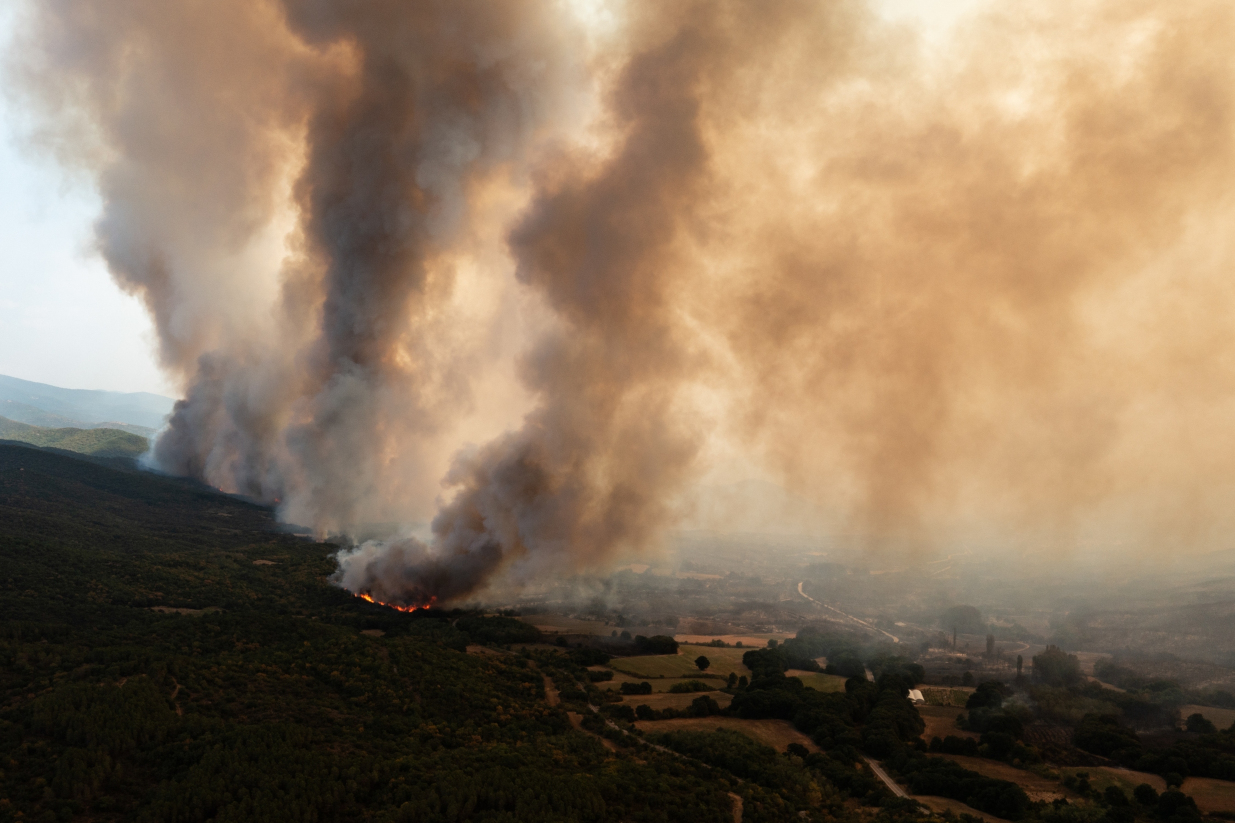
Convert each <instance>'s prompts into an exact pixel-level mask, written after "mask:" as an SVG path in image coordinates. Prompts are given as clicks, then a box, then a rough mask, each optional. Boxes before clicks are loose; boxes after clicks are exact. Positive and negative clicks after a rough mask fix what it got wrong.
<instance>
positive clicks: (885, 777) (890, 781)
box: [862, 755, 909, 797]
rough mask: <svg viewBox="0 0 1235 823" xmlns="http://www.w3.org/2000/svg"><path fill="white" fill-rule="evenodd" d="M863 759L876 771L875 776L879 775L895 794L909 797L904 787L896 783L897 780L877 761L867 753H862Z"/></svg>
mask: <svg viewBox="0 0 1235 823" xmlns="http://www.w3.org/2000/svg"><path fill="white" fill-rule="evenodd" d="M862 759H863V760H865V761H866V762H867V763H868V764H870V767H871V771H873V772H874V773H875V776H876V777H878V778H879V779H880V780H882V781H883V782H884V783H885V784H886V785H887V787H888V788H889V789H891V790H892V792H893V794H895V795H896V796H897V797H908V796H909V795H908V794H906V793H905V790H904V789H902V788H901V787H900V786H898V785H897V784H896V781H895V780H893V779H892V778H890V777H888V773H887V772H885V771H884V770H883V769H882V768H881V767H880V765H879V764H878V763H876V762H875V761H874V760H871V759H870V758H869V757H867V756H866V755H862Z"/></svg>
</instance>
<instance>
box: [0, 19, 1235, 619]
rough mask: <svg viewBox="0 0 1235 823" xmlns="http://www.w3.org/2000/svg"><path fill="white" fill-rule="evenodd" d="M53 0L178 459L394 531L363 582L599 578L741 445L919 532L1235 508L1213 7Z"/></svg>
mask: <svg viewBox="0 0 1235 823" xmlns="http://www.w3.org/2000/svg"><path fill="white" fill-rule="evenodd" d="M233 6H234V8H233ZM33 9H34V10H33V11H32V12H31V23H30V25H29V26H28V27H27V29H26V31H27V32H28V34H27V37H26V39H25V41H24V46H23V47H22V49H21V50H20V51H19V52H18V55H19V60H18V64H17V65H18V69H19V72H18V76H19V77H20V78H22V79H23V81H24V86H23V87H24V88H25V89H27V90H28V91H30V92H32V99H33V100H34V101H35V102H36V106H37V107H38V108H39V110H41V111H42V112H43V113H44V114H45V115H46V116H45V117H44V121H43V122H44V123H46V124H47V128H46V130H45V132H44V133H43V135H42V136H43V139H44V140H45V141H46V142H47V143H48V144H49V145H51V146H52V148H53V149H55V150H57V151H58V152H60V154H61V155H62V156H64V157H66V158H67V159H71V160H73V161H75V162H77V163H79V164H80V165H81V166H82V167H84V168H87V169H89V170H91V171H92V172H93V173H94V174H95V175H96V179H97V180H98V181H99V186H100V189H101V191H102V192H103V193H104V200H105V211H104V214H103V216H102V218H101V220H100V223H99V243H100V248H101V250H102V251H103V253H104V255H105V257H106V258H107V260H108V262H109V264H110V265H111V267H112V270H113V272H114V273H115V276H116V277H117V279H118V280H119V281H120V282H121V283H122V284H123V285H125V287H126V288H129V289H132V290H134V291H137V292H139V293H140V294H142V296H143V297H144V299H145V300H146V301H147V304H148V305H149V307H150V309H151V312H152V314H153V315H154V317H155V320H156V325H157V328H158V329H159V333H160V347H161V348H160V351H161V355H162V358H163V361H164V363H165V365H167V367H168V368H169V369H171V370H172V371H174V372H175V373H177V374H179V375H181V376H182V377H183V379H184V381H185V386H186V394H185V400H184V401H183V402H182V403H181V405H180V406H179V407H178V409H177V412H176V415H175V417H174V419H173V422H172V425H171V428H170V430H169V431H168V432H166V433H165V434H164V435H163V436H162V437H161V439H160V441H159V444H158V448H157V450H156V456H157V458H158V460H159V462H160V464H161V465H162V466H164V467H165V468H169V469H171V470H175V471H179V472H182V473H186V474H192V475H196V476H201V477H205V478H207V479H209V480H210V481H211V482H212V483H215V484H216V485H220V486H223V487H224V488H227V489H229V490H234V491H241V492H245V493H248V494H251V495H254V496H257V497H261V498H264V499H267V500H274V499H278V500H281V501H283V502H282V504H281V511H282V513H283V516H284V517H286V518H288V519H291V520H293V521H295V522H302V523H310V524H312V525H314V526H315V527H316V528H317V529H318V530H319V531H321V532H343V533H346V534H351V535H353V536H356V537H357V538H358V539H359V538H361V537H365V536H370V535H373V534H377V535H378V537H379V538H381V539H378V540H374V541H371V542H367V543H365V544H364V545H363V546H361V547H359V548H358V549H357V550H356V551H355V552H352V553H348V554H345V555H344V556H343V557H342V558H341V564H342V565H341V570H340V576H339V579H340V581H341V582H342V583H343V585H345V586H347V587H348V588H349V589H351V590H353V591H364V592H371V593H372V594H373V596H374V597H376V598H377V599H380V600H383V601H385V602H393V603H403V604H412V603H414V602H424V601H425V600H426V599H427V598H428V597H432V596H438V597H440V598H441V599H442V600H447V599H452V598H453V599H458V598H462V597H466V596H468V595H469V594H470V593H472V592H475V591H476V590H477V589H478V588H479V587H482V586H484V585H485V584H486V583H487V582H489V581H491V580H493V579H495V575H498V574H500V573H503V572H504V573H508V574H513V575H514V576H516V577H518V576H521V575H536V574H544V573H559V572H561V571H563V570H571V569H576V568H581V567H585V566H589V565H595V564H601V563H603V562H604V561H605V559H606V558H610V557H612V556H614V554H615V553H618V552H623V551H628V550H633V551H638V550H642V549H646V548H648V547H650V546H653V545H655V544H656V543H657V542H658V541H659V540H660V538H661V537H662V536H663V535H664V534H665V533H666V531H667V530H669V529H671V528H673V526H674V524H675V523H676V522H678V518H679V517H680V516H681V510H680V509H679V508H678V503H679V502H680V499H681V498H682V497H683V496H687V497H688V496H689V494H688V492H689V490H690V489H691V488H692V486H694V485H695V484H697V483H700V482H704V483H706V482H711V480H713V479H715V478H716V477H717V476H718V475H719V476H721V477H724V476H725V473H726V472H727V471H731V470H733V467H734V466H740V467H749V466H751V465H759V466H762V467H763V468H764V470H765V471H766V472H767V473H769V474H770V475H771V476H773V477H775V478H778V479H779V480H780V481H781V482H784V483H785V484H786V485H788V486H789V487H790V488H791V489H793V491H794V492H795V493H797V494H800V495H802V496H804V497H807V498H809V499H810V500H811V501H812V502H814V503H815V504H816V505H817V506H818V507H819V509H820V511H823V512H825V513H826V514H827V516H828V517H829V519H830V520H831V521H832V523H833V524H838V523H839V524H840V525H839V526H837V527H838V528H843V529H844V530H845V531H846V532H847V533H849V534H853V535H856V537H857V539H859V540H860V541H861V542H863V543H864V544H866V545H870V546H874V547H883V548H886V549H889V550H902V551H921V550H931V549H934V548H938V547H940V546H945V545H947V546H951V545H956V544H958V543H960V544H975V543H976V544H981V545H989V546H1003V547H1009V546H1010V547H1015V548H1020V549H1028V550H1043V549H1046V550H1051V551H1059V550H1064V549H1068V550H1075V549H1077V548H1085V547H1092V546H1094V545H1102V546H1106V547H1108V548H1111V547H1119V548H1122V550H1124V551H1131V550H1137V551H1140V552H1142V553H1146V554H1152V553H1153V552H1155V551H1157V550H1159V549H1161V548H1163V547H1168V546H1169V547H1170V548H1171V550H1172V551H1188V550H1191V551H1196V550H1201V549H1206V548H1211V547H1214V546H1217V545H1221V543H1220V541H1221V540H1222V535H1224V534H1225V533H1226V531H1227V530H1228V529H1229V528H1230V527H1231V526H1232V525H1235V523H1232V522H1231V521H1232V519H1235V518H1233V517H1232V515H1230V514H1228V511H1229V510H1230V507H1229V506H1227V505H1226V500H1227V498H1228V497H1229V495H1230V493H1231V492H1232V491H1233V490H1235V489H1233V488H1232V487H1233V485H1235V484H1233V482H1232V481H1235V457H1232V456H1231V455H1235V449H1233V448H1232V447H1235V437H1233V436H1232V435H1231V434H1229V433H1228V431H1229V427H1228V426H1227V425H1226V420H1227V419H1228V418H1229V417H1230V413H1231V412H1232V411H1235V408H1233V407H1235V404H1232V403H1231V401H1230V400H1229V399H1228V398H1229V397H1230V396H1231V392H1232V389H1233V388H1235V362H1233V361H1232V357H1231V355H1230V354H1229V350H1230V349H1231V346H1232V342H1231V340H1230V337H1231V332H1230V331H1229V330H1230V329H1231V328H1232V324H1231V322H1230V320H1231V318H1232V316H1235V311H1233V310H1235V291H1233V290H1232V289H1231V288H1230V287H1229V285H1228V283H1229V282H1230V273H1231V271H1232V267H1233V266H1235V246H1232V243H1231V242H1230V241H1228V240H1227V237H1226V235H1227V231H1226V226H1227V225H1228V224H1229V223H1230V218H1231V217H1232V204H1231V196H1230V195H1229V193H1228V192H1229V191H1230V188H1231V186H1230V181H1231V178H1232V171H1233V167H1232V161H1233V160H1235V155H1233V153H1232V150H1233V147H1235V144H1233V142H1232V139H1233V137H1235V134H1233V130H1232V125H1233V123H1232V111H1233V104H1235V83H1232V80H1235V77H1232V73H1233V71H1235V62H1233V60H1232V58H1231V57H1230V56H1228V52H1229V49H1228V48H1227V47H1226V44H1227V43H1229V42H1230V40H1231V36H1232V35H1233V34H1235V12H1232V11H1231V10H1230V9H1229V8H1228V6H1227V5H1226V4H1223V3H1220V2H1216V0H1182V1H1181V2H1178V3H1172V4H1162V3H1152V2H1144V1H1143V0H1134V2H1126V0H1125V1H1123V2H1115V0H1086V1H1085V2H1081V3H1067V4H1065V3H1059V2H1046V3H1039V4H1034V5H1033V6H1032V8H1025V9H1015V10H1005V9H1003V8H1002V7H995V6H992V9H993V10H991V11H987V12H983V13H980V14H977V15H975V16H974V17H973V18H972V19H969V20H967V21H964V22H963V23H962V24H961V26H960V28H959V29H958V31H957V32H956V33H955V34H954V35H953V36H952V37H951V39H949V40H947V41H946V43H945V46H944V47H942V48H939V49H935V48H933V47H929V46H928V45H927V44H926V43H924V42H923V41H922V40H921V39H920V38H919V37H918V36H917V35H915V33H914V32H913V31H912V30H910V29H908V28H906V27H903V26H897V25H891V24H888V23H886V22H884V21H883V20H882V19H881V18H880V17H879V16H878V14H877V13H876V12H875V10H873V9H872V8H871V7H869V6H867V5H865V4H863V3H861V2H856V0H855V1H853V2H848V1H847V0H838V1H837V2H828V3H820V2H816V1H814V0H812V2H806V1H805V0H775V1H774V2H766V3H759V4H750V3H737V2H709V3H690V2H682V3H672V4H646V3H636V2H631V3H626V4H619V3H615V4H613V5H612V6H611V7H610V10H611V11H612V13H613V14H612V17H605V16H603V15H602V17H603V21H602V22H601V23H600V24H597V25H596V26H595V27H594V29H593V30H592V31H591V32H590V33H588V32H586V31H585V29H584V28H581V27H580V25H577V24H576V23H575V22H572V21H574V20H575V18H574V17H573V16H572V15H571V14H567V13H565V11H566V9H565V7H558V6H555V5H553V4H546V3H539V2H531V1H530V0H529V2H526V3H524V2H516V3H504V4H496V5H495V4H489V3H446V2H444V1H443V2H414V3H406V2H394V1H393V0H386V1H385V2H373V3H366V4H335V3H327V2H324V0H322V1H321V2H310V0H298V1H293V0H286V1H285V2H274V0H271V1H270V2H266V3H244V4H242V3H236V4H229V3H219V4H214V5H211V6H202V5H200V4H189V3H153V2H148V1H147V2H143V0H127V2H124V3H119V4H117V5H116V11H115V13H112V14H109V15H107V16H103V15H101V14H99V13H97V12H93V11H92V10H91V7H89V6H87V5H82V4H76V3H70V2H67V1H66V0H50V2H47V3H45V4H44V3H40V4H39V5H38V6H37V7H33ZM585 17H586V16H585ZM198 32H201V34H200V35H199V34H198ZM589 72H590V74H589ZM587 94H594V97H593V98H592V99H593V102H594V103H595V110H594V114H595V117H594V118H593V120H592V121H591V124H590V130H588V131H587V132H585V133H580V131H579V130H578V129H577V126H578V118H579V113H580V111H581V110H582V109H585V108H586V105H585V103H581V102H580V100H581V98H583V97H585V96H586V95H587ZM280 227H283V230H284V234H285V240H286V242H285V243H283V245H282V247H281V248H276V249H275V252H274V253H273V254H269V255H266V256H263V255H264V253H265V252H264V251H263V250H265V251H267V252H268V251H269V248H267V246H265V245H263V243H265V242H266V240H263V238H266V239H268V238H269V236H270V235H271V234H272V233H274V234H276V235H277V232H278V231H279V229H280ZM277 239H280V240H282V239H284V237H279V238H277ZM275 245H276V246H278V245H279V244H278V243H276V244H275ZM507 255H508V257H507ZM269 259H274V260H275V261H276V263H275V264H274V265H270V264H269V262H268V260H269ZM279 260H281V262H277V261H279ZM471 271H480V272H483V273H484V275H483V277H481V278H480V279H479V280H477V281H476V282H478V283H484V284H486V285H484V287H483V288H477V289H476V290H474V291H467V290H463V291H460V287H459V283H460V282H462V281H461V280H460V277H462V275H461V274H460V273H461V272H471ZM486 278H487V279H486ZM460 294H466V295H468V297H469V299H470V298H471V297H473V296H475V297H476V298H477V299H478V300H479V298H480V297H481V296H483V295H493V294H500V295H503V296H502V297H501V298H500V299H492V300H489V301H488V303H486V305H490V306H491V310H487V311H488V313H487V314H486V313H475V312H473V313H471V314H468V313H467V305H466V304H467V303H468V302H469V299H463V300H461V299H460V298H459V295H460ZM512 329H514V330H515V331H514V332H512V331H511V330H512ZM512 344H513V346H514V347H515V348H518V349H519V352H520V354H519V366H518V369H519V372H518V373H519V378H520V380H521V382H522V387H523V391H524V392H525V399H526V401H527V403H528V407H529V408H530V411H528V412H527V413H526V415H523V413H522V412H523V409H521V408H516V407H515V406H513V405H510V404H509V403H508V397H507V396H506V395H502V396H501V397H498V396H497V395H495V394H490V393H488V392H489V388H488V385H489V384H488V383H485V382H484V381H483V380H482V379H481V375H482V374H487V373H488V372H486V369H490V370H491V369H492V368H493V364H494V363H501V364H506V365H507V366H509V364H510V360H509V359H502V358H503V357H505V358H509V356H510V355H509V350H510V349H511V348H512ZM494 352H498V354H494ZM508 407H509V410H507V409H508ZM476 410H483V411H485V412H491V414H490V417H489V418H488V419H490V420H491V422H492V421H494V420H496V421H500V422H501V423H503V424H505V425H491V426H490V427H489V431H490V433H491V432H492V431H493V430H494V429H496V430H499V431H501V430H503V429H504V433H502V434H499V435H498V436H496V437H492V436H488V435H486V436H482V437H481V438H480V443H481V444H480V445H474V444H470V443H468V441H467V440H466V439H464V436H463V435H462V434H461V429H460V428H459V426H458V418H459V417H461V416H465V415H469V414H473V413H474V412H475V411H476ZM503 414H505V416H503ZM450 453H454V454H455V457H454V459H453V461H452V467H451V468H450V469H449V471H448V472H447V473H446V475H445V477H444V480H443V483H444V486H445V492H444V493H443V496H442V501H441V502H440V503H439V504H438V505H437V506H436V509H437V514H436V517H435V518H434V519H433V522H432V528H431V532H432V534H431V537H430V538H429V539H428V540H427V541H420V540H417V539H415V538H408V537H406V536H399V534H401V533H402V532H401V529H400V527H404V526H407V525H409V524H410V523H411V522H413V521H416V520H418V519H420V517H421V516H422V515H423V514H424V513H425V512H426V511H429V510H431V509H433V508H435V506H434V503H433V502H432V501H433V498H434V497H435V496H436V495H437V494H438V493H439V489H440V487H439V486H437V485H436V481H437V480H438V479H439V478H440V477H441V473H440V472H439V471H438V466H439V465H440V464H441V463H442V456H443V455H445V454H450ZM735 455H736V456H737V457H738V458H739V459H737V460H734V459H733V457H734V456H735ZM726 461H728V462H726ZM733 479H738V478H733Z"/></svg>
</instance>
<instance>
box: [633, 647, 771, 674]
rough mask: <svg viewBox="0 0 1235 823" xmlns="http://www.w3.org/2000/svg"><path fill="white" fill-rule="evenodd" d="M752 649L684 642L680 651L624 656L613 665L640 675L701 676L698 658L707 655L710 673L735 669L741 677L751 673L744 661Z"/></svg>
mask: <svg viewBox="0 0 1235 823" xmlns="http://www.w3.org/2000/svg"><path fill="white" fill-rule="evenodd" d="M748 651H750V649H746V648H742V649H737V648H732V647H727V648H720V647H717V646H682V647H681V648H680V649H679V651H678V653H677V654H665V655H653V656H648V657H622V658H617V659H615V660H614V661H613V662H612V663H611V664H610V668H612V669H613V670H614V671H620V672H624V673H626V674H631V675H634V676H636V677H642V678H649V677H698V676H699V669H698V668H696V666H695V658H697V657H699V656H700V655H702V656H704V657H706V658H707V659H708V661H709V662H710V663H711V665H710V666H709V667H708V670H707V673H708V674H717V675H721V676H723V677H728V676H729V673H730V672H733V673H734V674H736V675H737V676H738V677H742V676H743V675H745V676H746V677H750V669H748V668H746V666H744V665H742V655H743V654H745V653H746V652H748Z"/></svg>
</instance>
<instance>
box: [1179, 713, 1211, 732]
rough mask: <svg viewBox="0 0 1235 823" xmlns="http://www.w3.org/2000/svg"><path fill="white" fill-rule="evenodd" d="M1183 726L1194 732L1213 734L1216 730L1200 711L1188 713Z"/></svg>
mask: <svg viewBox="0 0 1235 823" xmlns="http://www.w3.org/2000/svg"><path fill="white" fill-rule="evenodd" d="M1185 726H1186V727H1187V729H1188V731H1190V732H1193V733H1195V734H1213V733H1215V732H1216V731H1218V729H1217V728H1216V727H1215V726H1214V724H1213V723H1212V722H1210V720H1209V719H1207V718H1206V717H1205V715H1203V714H1201V713H1200V712H1197V713H1195V714H1190V715H1188V719H1187V721H1186V722H1185Z"/></svg>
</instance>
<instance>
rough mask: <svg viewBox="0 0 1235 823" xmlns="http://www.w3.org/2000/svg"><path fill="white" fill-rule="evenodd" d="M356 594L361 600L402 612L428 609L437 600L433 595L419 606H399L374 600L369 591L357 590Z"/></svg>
mask: <svg viewBox="0 0 1235 823" xmlns="http://www.w3.org/2000/svg"><path fill="white" fill-rule="evenodd" d="M354 594H355V596H356V597H359V598H360V599H361V600H367V601H368V602H370V603H372V604H374V605H375V606H385V607H386V608H389V609H394V610H395V611H400V612H414V611H416V610H417V609H427V608H429V607H430V606H432V605H433V604H434V603H436V602H437V598H436V597H431V598H429V602H428V603H422V604H421V605H419V606H399V605H397V604H395V603H383V602H382V601H380V600H374V599H373V595H371V594H369V593H368V592H355V593H354Z"/></svg>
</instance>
